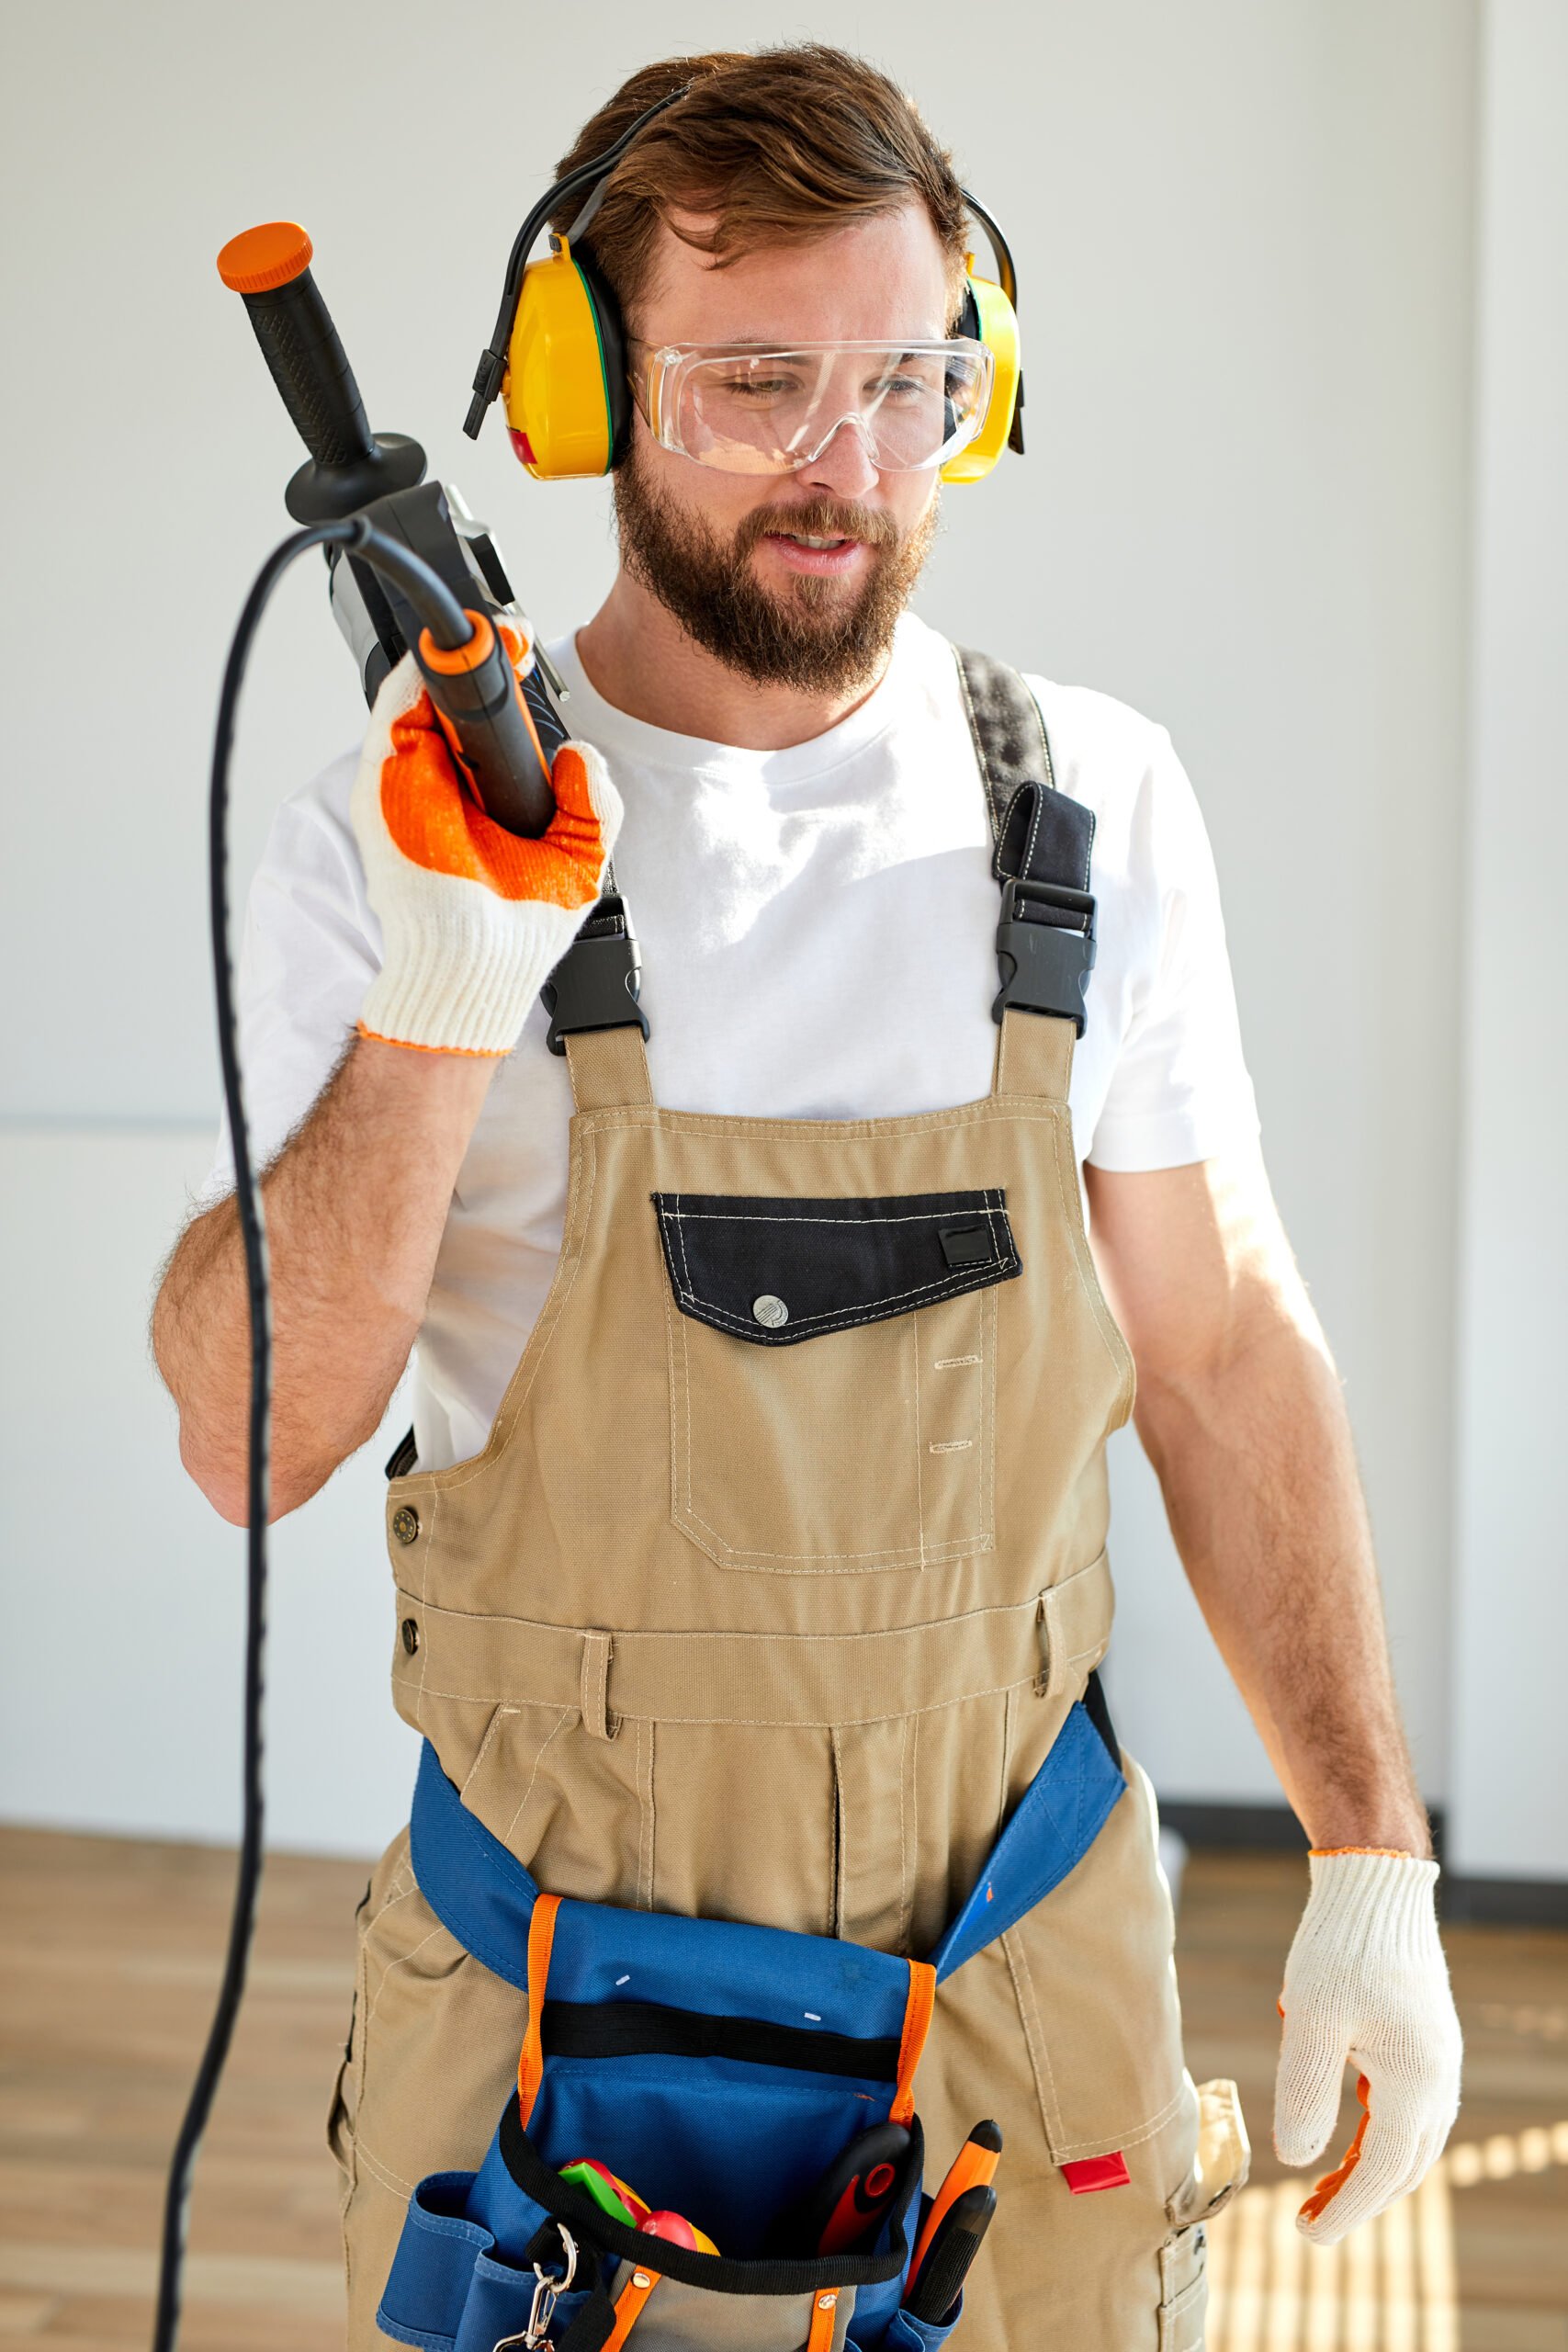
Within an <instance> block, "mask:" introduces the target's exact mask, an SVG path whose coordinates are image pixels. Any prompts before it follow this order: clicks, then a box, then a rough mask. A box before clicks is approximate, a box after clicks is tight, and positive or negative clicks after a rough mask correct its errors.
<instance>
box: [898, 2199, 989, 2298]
mask: <svg viewBox="0 0 1568 2352" xmlns="http://www.w3.org/2000/svg"><path fill="white" fill-rule="evenodd" d="M996 2210H997V2192H996V2190H995V2189H994V2188H991V2187H990V2186H989V2184H988V2183H984V2184H982V2185H981V2186H979V2187H977V2188H966V2189H965V2190H964V2194H963V2196H962V2197H958V2198H955V2199H953V2203H952V2204H951V2205H950V2206H949V2207H948V2209H947V2211H946V2212H945V2213H944V2214H943V2216H942V2221H941V2222H939V2224H938V2226H937V2231H936V2234H935V2236H934V2237H933V2238H932V2240H931V2249H930V2251H929V2253H928V2254H927V2256H926V2258H925V2261H924V2262H923V2263H922V2264H921V2266H920V2274H919V2278H917V2279H916V2281H915V2283H914V2285H913V2286H912V2287H911V2288H910V2289H909V2290H908V2294H907V2295H906V2296H905V2298H904V2309H905V2310H906V2311H907V2312H908V2314H909V2317H910V2318H911V2319H918V2320H924V2321H925V2322H926V2323H927V2324H929V2325H931V2326H932V2327H940V2326H941V2325H942V2323H943V2322H944V2321H945V2319H946V2318H947V2315H948V2313H949V2312H951V2311H952V2309H953V2305H954V2303H956V2301H958V2298H959V2296H960V2294H961V2293H962V2292H963V2288H964V2279H965V2278H967V2276H968V2273H969V2266H970V2264H971V2263H972V2262H973V2261H974V2259H975V2256H976V2255H977V2254H978V2252H979V2251H980V2241H981V2239H982V2238H983V2237H984V2236H985V2234H986V2232H987V2230H988V2229H989V2228H990V2226H991V2216H992V2215H993V2214H994V2213H995V2211H996Z"/></svg>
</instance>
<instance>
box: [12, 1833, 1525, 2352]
mask: <svg viewBox="0 0 1568 2352" xmlns="http://www.w3.org/2000/svg"><path fill="white" fill-rule="evenodd" d="M231 1872H232V1862H231V1858H230V1857H229V1856H227V1855H225V1854H220V1853H214V1852H211V1851H209V1850H205V1849H196V1848H190V1847H179V1846H158V1845H138V1844H129V1843H124V1842H121V1841H118V1840H114V1839H107V1838H74V1837H61V1836H54V1835H51V1834H46V1833H41V1832H32V1831H21V1830H0V2338H6V2337H16V2338H17V2339H18V2352H19V2347H20V2343H22V2342H33V2341H36V2342H37V2343H38V2344H39V2346H40V2348H41V2347H45V2346H47V2347H48V2352H123V2347H124V2346H128V2345H142V2344H145V2343H146V2342H147V2341H148V2339H149V2333H150V2314H151V2308H152V2305H151V2298H152V2280H153V2256H152V2247H153V2245H155V2243H156V2238H157V2233H158V2227H159V2217H160V2211H161V2205H162V2191H163V2179H164V2165H165V2162H166V2160H167V2155H168V2150H169V2145H170V2143H171V2141H172V2139H173V2136H174V2132H175V2126H176V2123H177V2121H178V2118H179V2114H180V2111H181V2109H182V2107H183V2104H184V2098H185V2094H186V2088H187V2084H188V2077H189V2075H190V2072H191V2069H192V2066H193V2064H194V2063H195V2058H196V2053H197V2050H198V2048H199V2046H200V2043H201V2041H202V2038H203V2036H204V2034H205V2032H206V2028H207V2023H208V2018H209V2008H210V2004H211V1997H212V1992H213V1987H214V1985H215V1982H216V1974H217V1966H218V1959H219V1955H220V1951H221V1949H222V1941H223V1931H224V1927H225V1923H226V1919H227V1914H228V1905H229V1898H230V1893H231ZM365 1876H366V1873H365V1869H364V1866H363V1865H362V1864H352V1863H346V1862H333V1861H321V1860H299V1859H288V1858H283V1859H276V1860H274V1861H273V1862H272V1863H271V1864H270V1866H269V1868H268V1872H267V1877H266V1883H265V1902H264V1905H263V1911H262V1919H261V1927H260V1931H259V1935H258V1939H257V1947H256V1953H255V1959H254V1965H253V1970H252V1989H251V1996H250V2000H249V2003H248V2005H247V2008H246V2012H245V2016H244V2018H243V2022H242V2025H241V2028H240V2031H239V2034H238V2037H237V2040H236V2043H235V2048H234V2053H233V2057H232V2060H231V2064H230V2069H229V2075H228V2077H227V2080H226V2083H225V2086H224V2089H223V2092H222V2096H221V2098H220V2104H219V2109H218V2112H217V2115H216V2117H215V2120H214V2122H213V2125H212V2129H211V2131H210V2132H209V2137H208V2142H207V2146H206V2149H205V2152H204V2154H203V2157H202V2162H201V2166H200V2170H199V2174H198V2181H197V2194H196V2199H195V2202H194V2207H193V2211H192V2221H191V2256H190V2261H189V2268H188V2274H187V2275H188V2291H187V2301H186V2324H185V2328H184V2332H183V2336H182V2342H183V2345H184V2346H185V2352H278V2348H279V2347H287V2352H338V2347H340V2346H341V2344H342V2324H341V2320H340V2319H339V2316H338V2294H339V2273H338V2256H337V2215H336V2205H335V2192H336V2174H335V2171H334V2168H333V2164H332V2161H331V2159H330V2158H329V2156H328V2155H327V2154H326V2152H325V2148H324V2145H323V2143H322V2139H321V2118H322V2114H323V2111H324V2108H325V2103H326V2098H327V2093H328V2089H329V2086H330V2084H331V2081H332V2077H333V2072H334V2070H335V2066H336V2063H337V2057H338V2054H339V2049H340V2046H341V2042H342V2038H343V2034H344V2028H345V2024H346V2019H347V2010H348V1991H349V1980H350V1974H351V1958H350V1955H351V1947H352V1927H351V1920H352V1914H353V1910H354V1906H355V1903H356V1902H357V1900H358V1898H359V1895H360V1894H361V1892H362V1891H363V1887H364V1883H365ZM1303 1891H1304V1864H1301V1863H1297V1862H1295V1861H1294V1860H1275V1859H1273V1858H1262V1857H1258V1856H1250V1855H1247V1856H1241V1855H1218V1854H1199V1855H1196V1856H1194V1857H1193V1859H1192V1860H1191V1862H1190V1865H1189V1867H1188V1871H1187V1875H1186V1883H1185V1884H1184V1886H1183V1888H1182V1894H1181V1905H1180V1964H1181V1973H1182V1986H1183V1996H1184V2003H1185V2009H1186V2015H1187V2020H1188V2052H1189V2057H1190V2062H1191V2065H1192V2068H1193V2072H1194V2073H1195V2074H1196V2075H1199V2076H1200V2077H1201V2076H1202V2075H1212V2074H1230V2075H1235V2076H1236V2077H1237V2078H1238V2080H1239V2081H1240V2083H1241V2086H1242V2094H1243V2098H1244V2100H1245V2102H1246V2105H1247V2113H1248V2117H1249V2120H1250V2122H1251V2128H1252V2132H1253V2138H1254V2142H1255V2158H1254V2169H1253V2184H1254V2185H1253V2186H1252V2187H1250V2188H1247V2190H1246V2191H1244V2193H1243V2195H1242V2197H1241V2198H1240V2199H1239V2200H1238V2201H1237V2202H1236V2203H1235V2205H1234V2206H1233V2207H1232V2208H1231V2209H1230V2211H1228V2212H1227V2213H1226V2214H1224V2215H1223V2216H1222V2217H1221V2219H1220V2221H1219V2222H1217V2223H1216V2225H1215V2227H1214V2230H1213V2241H1212V2262H1213V2278H1214V2282H1215V2293H1214V2298H1213V2306H1212V2315H1211V2322H1210V2328H1209V2352H1568V1935H1565V1934H1561V1933H1559V1934H1548V1933H1531V1932H1524V1931H1519V1930H1516V1929H1505V1928H1470V1927H1467V1928H1454V1929H1452V1930H1451V1931H1450V1935H1449V1939H1448V1942H1449V1951H1450V1960H1451V1962H1452V1967H1453V1973H1454V1979H1455V1985H1456V1990H1457V1993H1458V1997H1459V2004H1460V2010H1461V2016H1462V2018H1463V2020H1464V2025H1465V2030H1466V2038H1467V2043H1468V2056H1467V2063H1466V2076H1465V2103H1464V2108H1463V2111H1462V2113H1461V2117H1460V2121H1459V2125H1458V2128H1457V2130H1456V2131H1455V2134H1454V2139H1453V2143H1452V2145H1451V2146H1450V2152H1449V2154H1448V2156H1447V2157H1446V2158H1445V2160H1444V2163H1443V2165H1442V2166H1441V2168H1440V2169H1439V2171H1438V2173H1437V2174H1436V2175H1435V2176H1434V2177H1433V2178H1432V2180H1431V2181H1430V2182H1429V2183H1428V2185H1427V2188H1425V2189H1423V2190H1422V2191H1421V2193H1420V2194H1419V2195H1418V2196H1417V2197H1416V2198H1413V2199H1408V2200H1406V2202H1405V2204H1404V2206H1403V2207H1401V2208H1398V2209H1396V2211H1395V2212H1394V2213H1393V2215H1391V2216H1385V2217H1384V2218H1383V2219H1382V2221H1381V2222H1379V2223H1378V2224H1376V2225H1375V2227H1374V2228H1373V2229H1371V2230H1369V2231H1367V2232H1363V2233H1359V2235H1358V2237H1357V2238H1355V2239H1354V2240H1352V2241H1351V2242H1350V2245H1349V2246H1348V2247H1347V2248H1341V2249H1339V2250H1337V2253H1336V2254H1333V2255H1321V2254H1314V2253H1313V2252H1312V2251H1311V2250H1310V2249H1309V2248H1307V2247H1306V2246H1305V2245H1304V2244H1303V2242H1302V2241H1301V2240H1300V2239H1299V2238H1297V2236H1296V2235H1295V2233H1294V2230H1293V2228H1292V2217H1293V2214H1294V2211H1295V2206H1296V2204H1297V2202H1298V2201H1299V2199H1300V2196H1301V2194H1302V2188H1303V2183H1302V2180H1301V2178H1300V2177H1297V2176H1284V2175H1282V2174H1281V2172H1280V2167H1279V2166H1278V2165H1276V2164H1275V2162H1274V2160H1273V2157H1272V2155H1271V2154H1270V2153H1269V2100H1270V2093H1271V2076H1272V2064H1273V2052H1274V2047H1275V2039H1276V2033H1277V2021H1276V2018H1275V2016H1274V1997H1275V1995H1276V1993H1277V1991H1278V1989H1279V1984H1280V1970H1281V1963H1282V1962H1283V1958H1284V1952H1285V1948H1286V1945H1287V1944H1288V1942H1289V1939H1290V1935H1291V1931H1292V1928H1293V1926H1294V1923H1295V1919H1296V1917H1297V1914H1298V1912H1299V1909H1300V1905H1301V1900H1302V1896H1303ZM1346 2120H1347V2129H1348V2117H1347V2119H1346ZM960 2340H961V2339H960ZM1043 2352H1044V2348H1043ZM1052 2352H1102V2348H1101V2347H1098V2346H1059V2347H1052Z"/></svg>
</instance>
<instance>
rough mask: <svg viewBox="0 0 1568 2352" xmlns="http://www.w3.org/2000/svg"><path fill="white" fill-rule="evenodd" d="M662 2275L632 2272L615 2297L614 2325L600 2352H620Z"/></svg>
mask: <svg viewBox="0 0 1568 2352" xmlns="http://www.w3.org/2000/svg"><path fill="white" fill-rule="evenodd" d="M662 2275H663V2274H662V2273H661V2272H660V2271H658V2270H634V2271H633V2272H632V2275H631V2277H630V2278H628V2279H627V2280H626V2285H625V2286H624V2287H623V2288H622V2289H621V2291H620V2293H619V2294H618V2295H617V2296H616V2297H615V2326H614V2327H613V2328H612V2329H611V2330H610V2333H609V2335H607V2336H606V2337H605V2338H604V2344H603V2345H602V2346H601V2347H600V2352H620V2346H622V2345H623V2344H624V2343H625V2342H626V2338H627V2336H628V2335H630V2334H631V2332H632V2330H633V2328H634V2327H635V2326H636V2325H637V2322H638V2320H639V2319H640V2318H641V2317H642V2307H643V2305H644V2303H646V2302H647V2301H648V2299H649V2295H651V2294H652V2292H653V2290H654V2289H655V2287H657V2286H658V2284H659V2281H660V2278H661V2276H662Z"/></svg>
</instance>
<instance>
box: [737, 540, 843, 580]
mask: <svg viewBox="0 0 1568 2352" xmlns="http://www.w3.org/2000/svg"><path fill="white" fill-rule="evenodd" d="M762 537H763V539H764V540H765V541H766V543H767V545H768V546H769V547H771V548H773V550H774V552H775V553H776V555H777V556H778V559H779V560H780V561H781V562H782V563H783V564H784V567H785V569H786V570H787V571H802V572H807V573H814V574H816V575H817V576H818V577H827V578H832V577H833V576H835V575H836V574H838V573H841V572H847V571H852V570H853V569H854V567H855V564H856V563H857V561H858V560H859V558H860V552H861V549H862V548H863V547H864V546H865V545H866V542H865V540H863V539H857V538H852V537H847V536H845V537H827V535H826V534H824V533H819V532H812V533H811V534H810V535H809V540H808V539H807V537H801V536H797V535H796V534H795V533H794V532H791V531H784V530H774V531H764V532H763V534H762ZM824 540H825V541H826V543H825V544H823V543H822V542H823V541H824ZM811 542H816V544H812V543H811Z"/></svg>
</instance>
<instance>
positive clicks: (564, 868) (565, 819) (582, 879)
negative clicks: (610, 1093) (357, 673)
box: [350, 632, 621, 1054]
mask: <svg viewBox="0 0 1568 2352" xmlns="http://www.w3.org/2000/svg"><path fill="white" fill-rule="evenodd" d="M507 643H508V647H509V650H511V651H512V652H513V664H514V667H515V668H516V669H517V673H518V675H519V676H520V677H525V676H526V675H527V673H528V671H529V670H530V669H531V668H532V667H533V659H534V657H533V653H532V650H529V651H528V652H527V653H525V654H520V647H519V644H518V642H517V640H515V639H513V637H512V635H511V632H507ZM550 783H551V786H552V787H553V789H554V792H555V796H556V813H555V815H554V817H553V818H552V819H551V820H550V823H549V827H548V830H547V831H546V832H544V833H543V834H542V835H541V836H540V838H539V839H538V840H537V841H523V840H520V839H519V838H518V836H517V835H516V834H514V833H509V832H507V831H505V830H504V829H503V828H502V826H500V825H497V824H495V823H494V822H493V821H492V820H491V819H490V818H489V817H487V816H486V815H485V813H484V811H483V810H482V809H480V808H479V805H478V803H477V802H476V801H475V799H474V797H473V796H472V794H471V793H470V792H469V791H468V789H467V788H466V786H465V785H464V784H463V781H462V779H461V777H460V775H459V773H458V769H457V763H456V762H455V761H454V759H453V757H452V754H451V752H449V751H448V749H447V747H446V737H445V736H444V735H443V734H442V732H441V729H440V727H439V725H438V723H437V721H436V718H435V713H434V708H433V707H432V705H431V700H430V696H429V695H427V694H426V693H425V690H424V683H423V679H422V678H421V676H420V674H419V672H418V670H417V668H416V667H415V665H414V660H413V656H412V654H405V656H404V657H403V659H402V661H400V662H399V663H398V665H397V668H396V669H395V670H393V671H391V672H390V673H389V675H388V676H387V678H386V679H385V680H384V681H383V682H382V686H381V691H380V693H379V694H378V695H377V697H376V701H375V706H374V707H373V709H372V711H371V714H370V731H369V733H368V734H367V737H366V739H365V750H364V752H363V753H362V755H361V758H360V762H359V773H358V775H357V776H356V777H355V785H354V797H353V799H352V801H351V803H350V813H351V815H352V818H353V821H354V831H355V836H356V838H357V840H358V842H359V849H360V854H361V856H362V857H363V858H364V860H365V878H366V885H367V889H368V892H369V897H370V903H371V905H372V906H373V907H374V909H375V910H376V912H377V914H378V915H379V917H380V919H381V936H382V964H381V969H380V971H379V972H378V975H377V977H376V978H375V979H374V980H373V981H372V982H371V984H370V989H369V992H368V994H367V997H366V999H365V1002H364V1005H363V1007H362V1008H361V1011H360V1015H359V1028H360V1032H361V1035H365V1036H367V1037H379V1038H382V1039H385V1040H386V1041H387V1042H389V1044H392V1045H397V1046H423V1047H425V1048H427V1049H428V1050H430V1051H432V1052H434V1053H447V1054H509V1053H510V1052H511V1051H512V1048H513V1046H514V1045H515V1044H516V1043H517V1039H518V1035H519V1034H520V1032H521V1030H522V1027H523V1023H524V1021H525V1019H526V1017H527V1013H528V1008H529V1006H530V1005H531V1004H532V1003H533V1001H534V999H535V998H536V996H537V995H538V993H539V989H540V988H541V987H542V985H543V984H544V982H545V980H546V979H547V978H548V977H549V975H550V973H551V972H552V971H553V969H554V968H555V967H556V965H557V964H558V963H559V961H560V959H561V957H562V956H564V955H565V953H566V951H567V949H568V948H569V947H570V944H571V942H572V940H573V939H574V938H575V937H576V935H577V933H578V930H579V928H580V926H581V922H582V919H583V916H584V915H585V913H586V912H587V910H588V909H589V908H590V907H591V906H592V905H593V903H594V901H595V899H597V898H598V895H599V885H600V881H601V878H602V877H603V875H604V864H605V860H606V859H607V858H608V856H609V854H610V852H611V851H612V849H613V848H614V847H615V835H616V833H617V832H618V831H619V830H620V823H621V798H620V795H619V793H618V792H617V791H616V790H615V786H614V785H613V784H612V783H611V781H610V778H609V775H608V773H607V771H606V769H605V766H604V761H603V760H602V759H601V758H600V756H599V754H598V752H595V751H594V750H592V747H591V746H590V745H589V744H586V743H563V744H562V745H561V747H560V750H559V751H558V752H557V753H556V756H555V761H554V764H553V765H552V767H551V770H550Z"/></svg>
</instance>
